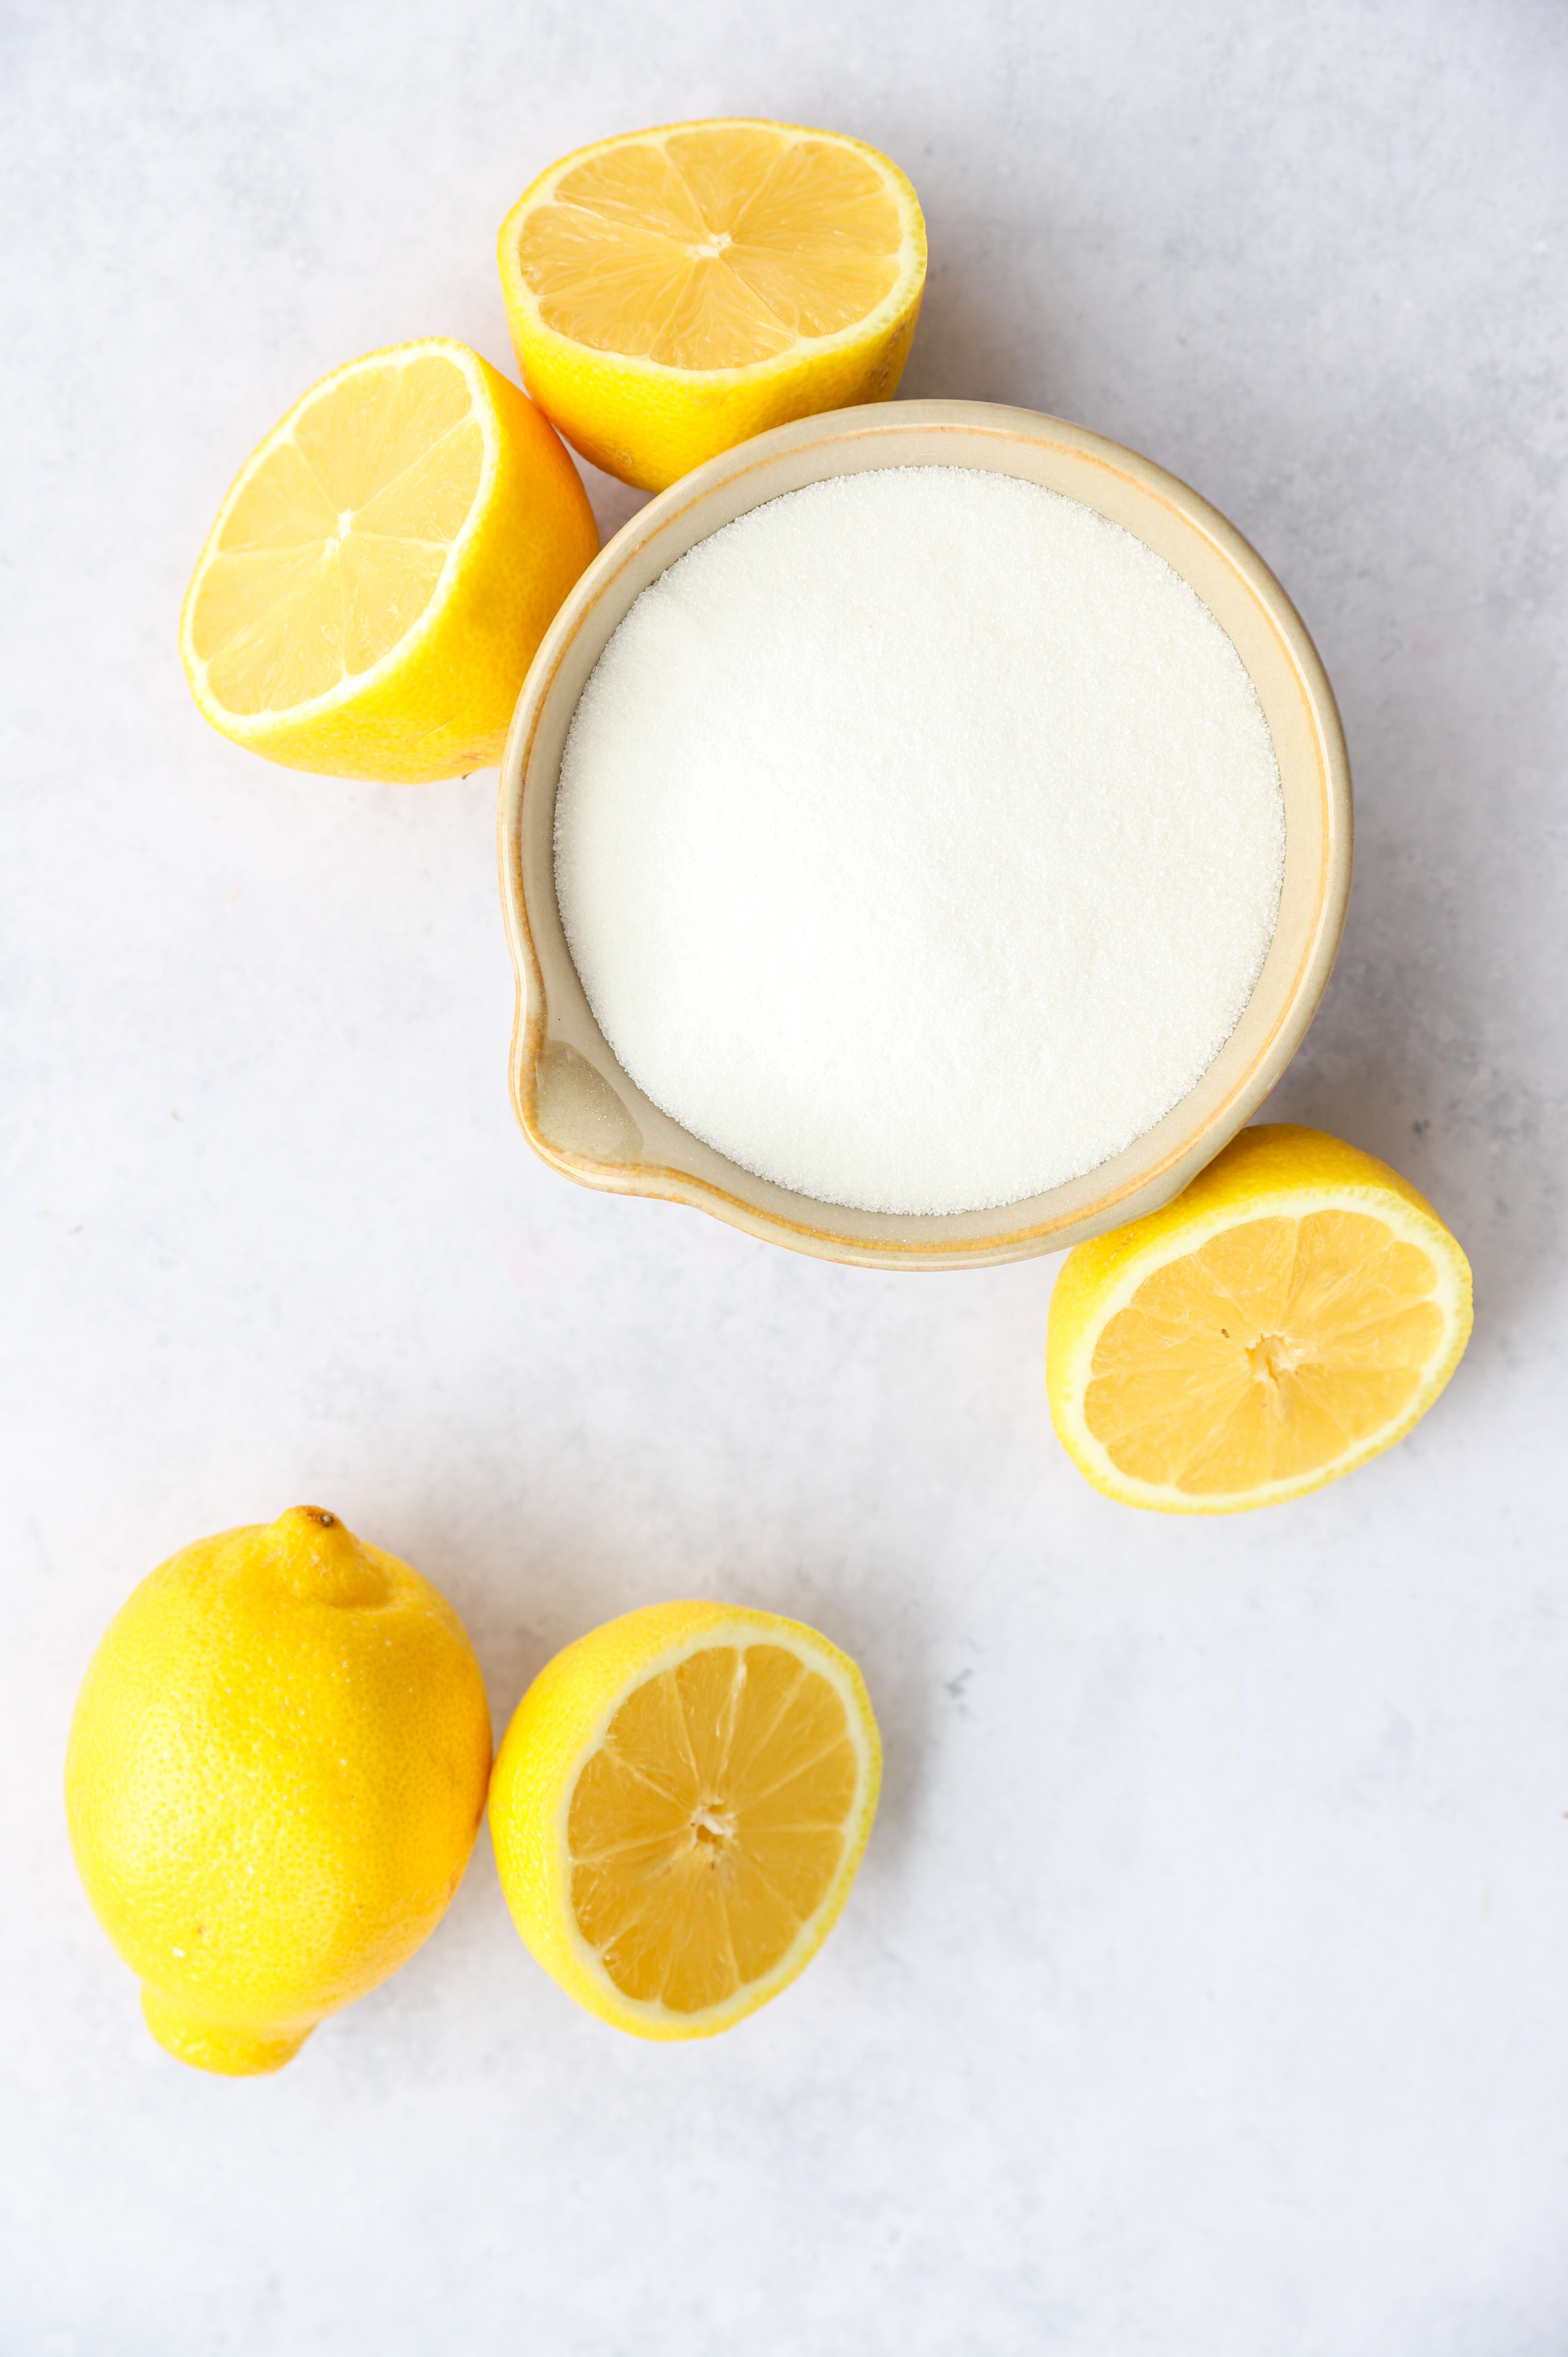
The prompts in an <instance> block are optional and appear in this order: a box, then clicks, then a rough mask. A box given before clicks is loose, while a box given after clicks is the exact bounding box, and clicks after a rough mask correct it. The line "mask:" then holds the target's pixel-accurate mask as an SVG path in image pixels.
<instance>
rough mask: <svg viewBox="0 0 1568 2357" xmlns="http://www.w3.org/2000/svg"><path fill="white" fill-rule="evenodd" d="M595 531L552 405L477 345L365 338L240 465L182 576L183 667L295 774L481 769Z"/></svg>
mask: <svg viewBox="0 0 1568 2357" xmlns="http://www.w3.org/2000/svg"><path fill="white" fill-rule="evenodd" d="M598 545H599V535H598V531H597V528H596V525H595V522H594V518H593V511H592V510H591V509H590V507H589V505H588V500H587V494H586V492H585V490H584V489H583V485H582V480H581V478H580V477H579V475H578V473H577V470H576V468H575V466H574V465H573V464H572V461H571V459H570V458H569V457H568V456H567V454H566V452H565V451H564V449H563V448H562V447H561V443H560V441H559V439H558V438H557V436H556V435H555V433H554V432H553V428H552V427H551V425H550V424H549V421H548V420H547V419H546V418H545V417H544V416H543V415H542V414H541V412H540V411H539V410H537V409H536V408H535V407H534V406H533V404H532V402H530V401H529V400H528V399H527V398H526V396H525V395H524V394H522V393H520V392H519V391H518V388H517V387H516V385H514V384H509V383H508V382H507V380H506V379H505V377H503V376H498V375H497V373H496V371H495V370H494V369H492V368H490V367H489V366H488V364H487V363H486V362H485V361H482V360H481V359H480V358H479V356H478V352H472V351H470V350H468V348H467V345H466V344H458V343H452V342H449V341H447V340H446V339H445V338H442V337H435V336H431V337H426V338H425V339H424V340H423V341H422V342H419V343H413V344H399V345H396V346H394V347H393V348H392V350H388V351H381V352H370V353H367V354H366V356H365V358H364V359H363V360H357V361H349V362H348V363H347V365H346V366H345V367H343V368H340V369H336V370H334V371H333V372H332V374H331V375H330V376H328V377H323V379H322V380H321V382H320V383H319V384H317V385H315V386H313V387H312V388H311V390H310V392H309V393H306V395H305V397H304V399H303V400H301V401H298V402H296V403H295V405H294V407H293V408H292V409H291V410H290V411H289V413H288V414H287V416H286V417H284V418H282V419H280V421H279V422H278V424H277V425H274V428H273V430H272V432H271V433H270V434H269V435H268V436H267V437H266V439H265V441H264V442H263V443H262V445H261V446H260V447H259V448H258V449H256V450H255V451H253V452H252V455H251V457H249V458H248V459H247V460H246V462H245V465H244V466H243V467H242V469H241V471H240V474H239V477H238V479H237V480H236V481H235V483H234V485H233V487H232V489H231V491H230V493H229V496H228V498H227V499H226V500H224V502H223V505H222V507H221V508H220V510H219V513H218V521H217V522H216V523H215V524H214V525H213V527H212V530H211V532H210V533H209V536H208V541H207V545H206V547H205V548H204V549H203V550H202V552H201V557H200V561H199V564H198V565H197V568H196V572H195V574H194V576H192V579H191V584H190V587H189V588H188V591H187V592H186V599H185V610H184V613H183V614H182V616H181V618H180V652H181V654H182V656H183V658H184V661H185V671H186V677H187V678H188V680H189V682H190V688H191V693H192V694H193V695H194V696H195V698H196V701H197V703H198V704H199V706H200V708H201V710H202V712H203V713H204V714H205V716H206V717H207V718H208V719H209V721H210V722H211V723H212V726H214V728H218V729H220V730H221V731H222V733H223V735H224V736H225V737H232V738H233V740H234V742H235V743H236V744H237V745H244V746H247V747H249V748H250V750H251V751H252V752H253V753H263V754H264V755H265V756H266V758H267V759H268V760H270V761H282V762H284V763H285V764H286V766H287V767H289V768H290V769H295V770H325V771H328V772H329V773H331V774H333V775H336V776H338V777H346V778H375V779H384V780H391V781H393V782H410V783H412V782H416V781H418V780H424V779H432V778H450V777H456V776H458V775H460V774H463V773H465V772H467V770H478V769H484V768H486V767H488V766H489V764H490V763H492V762H495V761H499V759H500V755H501V748H502V746H503V744H504V743H505V740H506V732H507V727H508V724H509V723H510V719H511V715H512V707H513V705H515V704H516V702H517V697H518V691H519V690H520V688H521V685H522V682H523V678H524V675H525V673H527V670H528V666H529V664H530V662H532V659H533V654H534V650H535V649H536V648H537V646H538V644H539V641H540V640H541V639H542V637H543V635H544V632H545V630H546V629H547V627H548V626H549V623H550V621H551V619H552V617H553V614H554V612H555V609H556V608H557V607H558V606H559V605H560V603H561V600H562V599H563V597H564V596H565V595H566V592H567V590H568V589H569V588H570V587H572V584H573V582H574V581H575V579H576V578H577V576H578V575H579V573H581V572H582V570H583V568H584V566H585V565H587V564H589V563H590V562H591V560H592V559H593V557H594V556H595V555H596V554H597V551H598Z"/></svg>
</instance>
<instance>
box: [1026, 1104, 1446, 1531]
mask: <svg viewBox="0 0 1568 2357" xmlns="http://www.w3.org/2000/svg"><path fill="white" fill-rule="evenodd" d="M1470 1315H1471V1309H1470V1265H1469V1263H1468V1261H1467V1260H1466V1257H1465V1255H1464V1254H1463V1252H1462V1251H1461V1250H1460V1248H1459V1245H1458V1243H1456V1242H1455V1238H1454V1237H1453V1236H1452V1235H1451V1234H1450V1233H1449V1232H1448V1230H1447V1229H1446V1228H1445V1227H1444V1224H1443V1222H1442V1221H1441V1220H1440V1219H1439V1218H1438V1216H1437V1214H1436V1212H1435V1211H1434V1210H1433V1209H1432V1206H1431V1204H1430V1203H1428V1202H1427V1201H1426V1200H1424V1198H1423V1197H1422V1196H1420V1195H1418V1194H1417V1193H1416V1190H1415V1189H1414V1188H1413V1187H1412V1186H1409V1185H1407V1183H1406V1182H1405V1180H1404V1179H1402V1178H1401V1177H1400V1176H1399V1174H1398V1172H1397V1171H1394V1170H1391V1169H1390V1168H1389V1167H1388V1165H1387V1163H1384V1162H1379V1161H1377V1160H1376V1159H1375V1158H1374V1157H1372V1156H1371V1155H1369V1154H1363V1153H1361V1152H1360V1151H1359V1148H1358V1147H1356V1146H1346V1145H1344V1144H1343V1143H1342V1142H1341V1141H1340V1140H1339V1139H1338V1138H1336V1137H1328V1136H1326V1135H1324V1133H1323V1132H1322V1131H1321V1130H1316V1129H1300V1128H1296V1127H1294V1125H1290V1124H1286V1123H1277V1124H1271V1125H1262V1126H1260V1127H1258V1128H1256V1129H1244V1130H1242V1131H1241V1133H1240V1135H1239V1136H1237V1137H1234V1138H1232V1140H1231V1141H1230V1145H1229V1146H1226V1147H1225V1149H1224V1150H1223V1152H1222V1153H1220V1154H1218V1155H1217V1156H1216V1157H1215V1158H1214V1160H1213V1161H1212V1162H1211V1163H1210V1164H1209V1165H1208V1168H1207V1169H1206V1170H1204V1171H1203V1172H1201V1173H1200V1175H1199V1176H1198V1177H1197V1179H1194V1180H1193V1182H1192V1184H1191V1186H1190V1187H1188V1188H1187V1189H1185V1191H1184V1192H1183V1193H1182V1194H1180V1195H1178V1196H1177V1197H1176V1200H1175V1202H1174V1203H1169V1204H1167V1205H1166V1207H1165V1210H1164V1211H1155V1212H1153V1213H1152V1214H1151V1215H1150V1216H1149V1218H1147V1219H1145V1220H1134V1221H1133V1222H1132V1223H1131V1225H1130V1226H1127V1227H1124V1228H1118V1229H1116V1230H1114V1231H1113V1232H1112V1233H1111V1234H1110V1235H1105V1236H1099V1237H1097V1238H1095V1239H1094V1240H1093V1241H1092V1242H1091V1243H1082V1244H1079V1245H1077V1246H1075V1248H1074V1249H1073V1251H1072V1252H1070V1253H1069V1254H1068V1257H1067V1260H1066V1262H1065V1263H1064V1265H1063V1267H1062V1270H1061V1274H1060V1275H1059V1276H1058V1279H1057V1283H1056V1290H1055V1292H1054V1293H1053V1294H1052V1297H1051V1308H1050V1322H1049V1329H1048V1338H1047V1347H1046V1381H1047V1394H1048V1396H1049V1400H1050V1409H1051V1418H1052V1421H1053V1423H1054V1424H1055V1426H1056V1428H1057V1433H1058V1437H1059V1438H1060V1440H1061V1442H1062V1445H1063V1447H1064V1448H1066V1449H1067V1451H1068V1453H1069V1456H1070V1457H1071V1458H1072V1460H1073V1462H1074V1463H1075V1464H1076V1465H1077V1467H1078V1469H1079V1472H1080V1473H1082V1474H1083V1475H1084V1477H1085V1478H1086V1480H1090V1481H1092V1482H1093V1484H1094V1486H1095V1488H1096V1489H1097V1490H1101V1491H1104V1493H1105V1495H1106V1496H1107V1497H1109V1498H1118V1499H1120V1500H1121V1501H1122V1502H1123V1504H1126V1505H1129V1506H1148V1507H1153V1508H1155V1510H1157V1511H1159V1512H1164V1513H1172V1514H1233V1513H1240V1512H1243V1511H1245V1510H1246V1509H1247V1508H1248V1507H1251V1506H1272V1505H1276V1504H1278V1503H1279V1502H1280V1501H1282V1500H1283V1499H1285V1498H1297V1497H1300V1495H1301V1494H1302V1492H1303V1491H1306V1490H1316V1489H1317V1488H1318V1487H1320V1485H1321V1484H1322V1483H1324V1482H1325V1481H1333V1480H1337V1478H1338V1477H1339V1475H1340V1474H1342V1473H1348V1472H1350V1471H1352V1470H1353V1469H1354V1468H1355V1467H1356V1466H1358V1465H1364V1464H1365V1463H1366V1462H1367V1459H1368V1458H1369V1457H1376V1456H1377V1455H1378V1453H1379V1451H1380V1450H1381V1449H1384V1448H1390V1447H1391V1446H1392V1444H1393V1442H1395V1441H1396V1440H1399V1439H1402V1437H1403V1436H1404V1435H1405V1434H1406V1433H1407V1432H1408V1431H1409V1430H1410V1428H1411V1426H1412V1425H1413V1424H1415V1423H1416V1422H1417V1420H1418V1419H1419V1418H1420V1417H1421V1416H1423V1415H1425V1413H1426V1411H1427V1409H1428V1408H1429V1407H1430V1406H1431V1405H1432V1403H1433V1401H1434V1399H1435V1398H1436V1397H1437V1394H1438V1393H1439V1392H1440V1391H1441V1390H1442V1389H1443V1386H1444V1383H1446V1382H1447V1381H1448V1378H1449V1376H1450V1375H1451V1374H1452V1373H1453V1372H1454V1370H1455V1367H1456V1366H1457V1365H1458V1363H1459V1360H1460V1357H1461V1355H1462V1353H1463V1351H1464V1349H1465V1345H1466V1341H1467V1340H1468V1339H1469V1334H1470Z"/></svg>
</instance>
